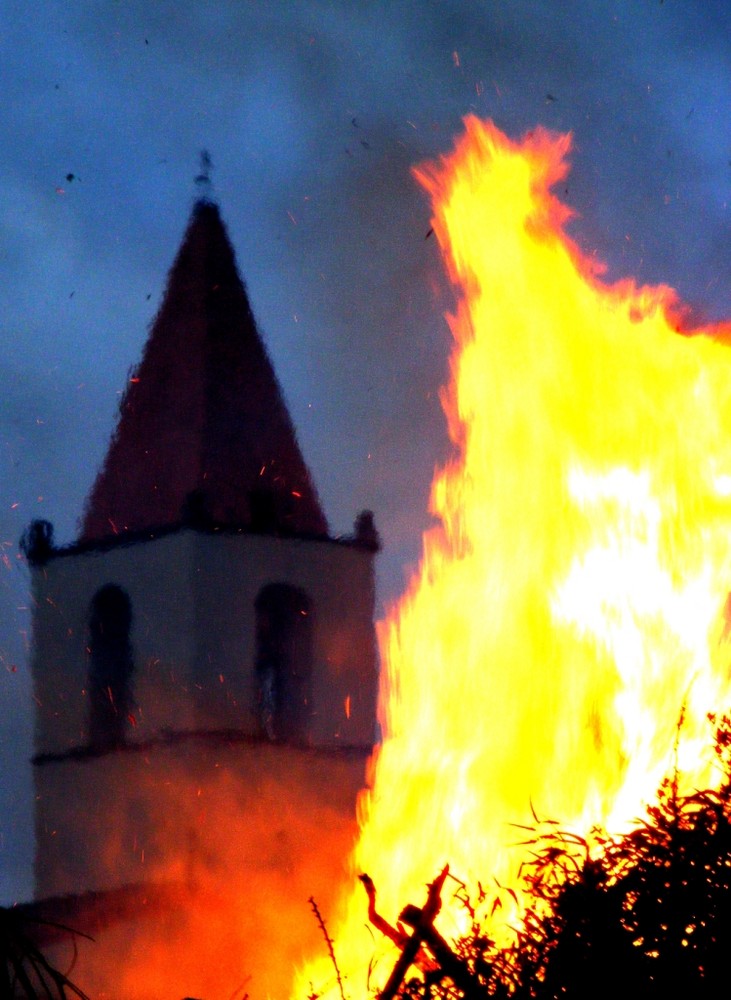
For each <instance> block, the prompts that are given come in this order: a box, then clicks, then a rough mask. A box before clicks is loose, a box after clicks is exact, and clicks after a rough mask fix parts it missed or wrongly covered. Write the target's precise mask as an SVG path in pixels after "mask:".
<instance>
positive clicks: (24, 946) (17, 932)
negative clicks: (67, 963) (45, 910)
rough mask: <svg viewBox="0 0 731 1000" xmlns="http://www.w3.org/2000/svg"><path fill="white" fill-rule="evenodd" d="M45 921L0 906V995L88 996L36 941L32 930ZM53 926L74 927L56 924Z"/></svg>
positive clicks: (51, 999)
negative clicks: (56, 965)
mask: <svg viewBox="0 0 731 1000" xmlns="http://www.w3.org/2000/svg"><path fill="white" fill-rule="evenodd" d="M41 924H46V925H47V924H48V922H47V921H39V920H34V919H33V918H31V917H28V916H26V915H25V914H24V913H23V912H22V911H20V910H18V909H13V908H5V907H0V997H2V998H3V1000H5V998H6V997H7V998H8V1000H10V998H18V1000H71V998H72V997H76V998H77V1000H88V998H87V997H86V994H85V993H83V992H82V991H81V990H80V989H79V988H78V986H75V985H74V983H72V982H71V980H70V979H69V978H68V976H67V975H65V973H63V972H60V971H59V970H58V969H56V968H54V967H53V966H52V965H51V964H50V962H49V961H48V959H47V958H46V957H45V956H44V954H43V952H42V951H41V950H40V948H39V947H38V945H37V944H36V943H35V932H36V931H37V930H38V927H39V925H41ZM52 926H53V927H54V928H55V929H57V930H61V931H66V932H67V933H68V934H69V935H71V936H72V937H73V935H74V933H75V932H74V931H72V930H70V929H69V928H66V927H61V926H60V925H58V924H54V925H52Z"/></svg>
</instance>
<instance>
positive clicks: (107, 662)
mask: <svg viewBox="0 0 731 1000" xmlns="http://www.w3.org/2000/svg"><path fill="white" fill-rule="evenodd" d="M131 626H132V607H131V605H130V601H129V597H128V596H127V594H126V593H125V592H124V590H122V588H121V587H118V586H117V585H116V584H114V583H109V584H107V585H106V586H104V587H102V588H101V590H98V591H97V592H96V594H95V595H94V598H93V600H92V602H91V613H90V616H89V636H90V640H89V652H90V656H91V660H90V663H89V696H90V706H89V742H90V743H91V745H92V746H93V747H96V748H98V749H104V750H110V749H113V748H114V747H118V746H120V745H121V744H123V743H124V739H125V729H126V726H127V720H128V717H129V715H130V711H131V708H132V671H133V666H134V664H133V661H132V646H131V643H130V629H131Z"/></svg>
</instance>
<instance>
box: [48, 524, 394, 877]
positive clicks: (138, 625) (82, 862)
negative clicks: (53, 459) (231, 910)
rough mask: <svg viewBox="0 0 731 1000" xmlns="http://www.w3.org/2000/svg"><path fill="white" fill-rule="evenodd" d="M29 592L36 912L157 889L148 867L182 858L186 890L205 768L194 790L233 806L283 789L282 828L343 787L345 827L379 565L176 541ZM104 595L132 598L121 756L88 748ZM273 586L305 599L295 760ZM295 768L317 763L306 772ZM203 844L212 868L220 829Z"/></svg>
mask: <svg viewBox="0 0 731 1000" xmlns="http://www.w3.org/2000/svg"><path fill="white" fill-rule="evenodd" d="M33 583H34V598H35V602H36V614H35V616H34V642H33V646H34V656H33V672H34V682H35V697H36V704H37V714H36V739H35V742H36V758H35V767H34V773H35V785H36V840H37V843H36V851H37V855H36V856H37V862H36V894H37V896H39V897H43V896H48V895H55V894H63V893H78V892H84V891H88V890H94V891H97V890H100V889H108V888H117V887H119V886H121V885H124V884H127V883H129V882H136V881H138V880H144V879H146V878H148V877H157V875H154V872H155V870H156V869H155V864H156V862H155V860H154V859H155V858H157V859H158V862H159V861H160V859H163V858H164V859H165V863H166V865H168V864H173V859H175V862H174V865H173V867H175V868H176V870H177V872H178V874H179V873H180V871H182V870H183V869H184V868H185V867H186V865H192V866H193V867H195V866H196V864H198V860H196V859H197V858H199V853H200V852H199V849H198V846H195V847H191V846H190V845H191V844H193V843H195V844H199V840H197V839H196V837H197V834H196V836H194V829H193V826H191V825H190V824H189V827H190V829H189V830H188V833H185V832H184V830H185V829H186V827H185V823H186V822H187V820H186V819H185V816H186V815H187V811H188V806H187V805H184V804H183V803H184V802H187V801H188V799H189V795H188V791H189V788H188V786H189V778H190V776H191V775H192V774H194V773H198V772H199V771H200V767H201V764H200V761H201V760H205V761H206V762H207V764H206V767H207V768H208V769H209V773H208V777H207V779H206V780H205V781H203V780H201V782H199V783H198V784H197V785H196V787H199V786H205V784H206V783H207V784H208V785H209V786H210V785H211V782H213V781H214V780H215V782H218V783H220V781H221V780H222V777H221V776H222V775H223V774H224V772H225V773H226V774H227V776H228V780H229V781H230V782H231V783H233V784H232V785H231V786H230V787H233V786H235V787H236V789H237V792H236V795H237V796H238V799H237V801H238V800H246V799H247V798H249V799H250V798H251V797H252V796H255V795H256V791H255V789H256V783H257V782H262V781H266V782H267V783H268V786H271V787H279V789H280V793H281V804H280V806H279V807H278V808H279V813H280V814H284V813H286V811H287V809H288V808H289V806H288V803H290V802H291V801H293V800H296V801H298V802H300V803H302V802H306V801H307V800H308V798H309V800H310V802H311V805H312V806H313V808H316V809H317V808H319V807H320V806H322V805H326V804H327V803H326V802H325V800H323V799H322V796H321V794H320V792H318V791H317V789H327V788H328V787H329V786H330V785H333V788H332V789H331V791H330V792H329V793H328V794H335V795H336V797H337V796H339V797H340V800H343V799H344V800H345V801H347V802H348V803H349V806H348V809H346V810H345V811H344V812H343V813H342V815H341V816H340V820H339V822H341V823H344V824H346V825H349V824H350V823H352V819H353V815H354V807H355V796H356V793H357V790H358V789H359V788H360V787H362V784H363V781H364V762H365V757H366V755H367V753H368V752H369V750H370V748H371V746H372V744H373V740H374V718H375V698H376V650H375V636H374V628H373V600H374V584H373V553H372V552H369V551H367V550H364V549H362V548H358V547H356V546H353V545H349V544H343V543H336V542H332V541H323V540H304V539H296V538H277V537H274V536H263V535H262V536H259V535H253V534H247V533H241V534H217V533H208V532H199V531H196V530H191V529H181V530H179V531H175V532H172V533H170V534H167V535H165V536H164V537H161V538H157V539H148V540H145V541H137V542H135V543H134V544H120V545H118V546H117V547H114V548H112V549H108V550H106V551H101V550H91V551H74V550H70V551H68V552H66V553H63V552H61V553H59V554H57V555H56V556H55V557H53V558H51V559H50V561H49V562H48V563H47V564H46V565H45V566H43V567H40V568H37V569H35V570H34V581H33ZM110 584H113V585H115V587H117V588H121V591H122V592H123V593H124V594H126V595H127V596H128V598H129V604H130V606H131V612H132V620H131V630H130V637H129V638H130V646H131V657H132V664H133V672H132V682H131V691H130V699H129V705H128V708H129V713H128V714H129V719H128V720H125V723H124V741H123V743H122V744H121V745H119V746H114V747H111V748H110V747H106V746H99V745H95V744H94V743H93V741H92V740H91V735H92V728H91V726H90V714H91V699H92V690H91V687H92V685H91V684H90V665H91V660H92V652H91V639H90V631H91V630H90V608H91V607H92V603H93V601H94V599H95V595H96V594H98V593H99V591H100V590H101V589H102V588H104V587H107V586H108V585H110ZM271 584H285V585H287V586H289V587H292V588H294V589H295V590H296V592H297V593H300V592H301V593H303V594H304V595H306V597H307V599H308V603H307V609H308V614H309V615H310V616H311V636H312V644H311V645H312V650H311V652H312V663H311V677H310V679H309V687H308V696H307V699H306V704H304V705H303V706H302V712H303V713H304V714H303V718H302V720H301V730H300V731H299V733H300V738H299V739H298V740H297V741H296V745H295V746H286V747H285V746H284V745H282V746H280V745H279V744H280V743H281V744H286V743H288V742H289V743H292V741H291V740H289V741H288V740H287V739H275V741H274V743H275V745H274V746H272V745H271V740H270V738H269V736H268V735H267V733H266V731H264V730H263V728H262V721H261V715H260V704H259V703H260V694H261V692H260V690H259V687H260V680H259V677H258V673H257V621H256V601H257V597H258V595H259V594H260V593H261V592H262V591H263V590H264V589H265V588H266V587H267V586H268V585H271ZM270 735H271V734H270ZM201 747H204V748H205V753H203V754H202V756H201V757H200V759H199V757H198V756H197V755H198V754H200V753H201V752H202V751H201V750H200V748H201ZM196 748H198V749H196ZM341 750H342V753H340V751H341ZM292 754H294V755H295V757H296V755H297V754H302V755H304V757H305V758H306V759H307V760H308V761H309V764H308V765H307V767H305V768H304V770H303V767H302V766H301V765H300V764H298V765H297V766H296V767H293V766H292V762H291V761H292V757H291V755H292ZM342 754H344V756H343V755H342ZM211 755H212V756H211ZM288 762H289V763H288ZM310 772H311V778H307V780H306V781H304V784H303V782H302V778H303V775H305V774H310ZM311 781H314V788H313V789H311V793H308V792H307V789H308V782H311ZM343 782H344V784H343ZM194 784H195V782H194ZM335 786H338V789H337V790H336V789H335ZM186 789H188V791H186ZM163 793H164V794H163ZM179 796H182V797H183V798H182V799H179ZM176 803H179V805H180V808H179V809H178V806H176ZM282 811H284V813H283V812H282ZM176 813H177V814H178V815H177V818H176V821H175V823H173V824H172V826H171V823H170V819H171V814H172V815H175V814H176ZM276 815H277V811H276V810H275V811H274V813H273V817H276ZM274 821H275V822H276V818H275V819H274ZM171 831H175V836H173V837H172V838H171V836H170V833H171ZM208 835H210V836H214V841H213V842H211V843H209V845H208V849H210V850H211V851H213V853H214V854H216V853H218V850H219V848H218V846H217V844H216V843H215V824H213V825H211V826H210V828H209V830H208ZM181 842H183V843H185V845H186V847H185V850H186V851H188V852H189V857H188V858H187V860H185V859H184V858H183V857H182V856H181V853H180V851H181V847H180V845H181ZM201 843H202V842H201ZM244 846H245V845H244ZM252 850H253V848H252ZM253 853H256V852H255V851H254V852H253Z"/></svg>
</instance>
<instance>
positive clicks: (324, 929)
mask: <svg viewBox="0 0 731 1000" xmlns="http://www.w3.org/2000/svg"><path fill="white" fill-rule="evenodd" d="M309 902H310V906H311V907H312V912H313V913H314V914H315V917H316V918H317V922H318V924H319V925H320V930H321V931H322V936H323V937H324V938H325V943H326V944H327V950H328V951H329V952H330V958H331V959H332V964H333V967H334V969H335V975H336V976H337V980H338V989H339V990H340V1000H345V990H344V989H343V977H342V976H341V975H340V969H339V968H338V961H337V959H336V958H335V947H334V945H333V941H332V938H331V937H330V935H329V934H328V932H327V927H326V926H325V921H324V920H323V919H322V914H321V913H320V910H319V907H318V905H317V903H316V902H315V897H314V896H310V900H309Z"/></svg>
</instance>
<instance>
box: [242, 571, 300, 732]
mask: <svg viewBox="0 0 731 1000" xmlns="http://www.w3.org/2000/svg"><path fill="white" fill-rule="evenodd" d="M255 608H256V675H257V689H258V691H257V694H258V706H257V707H258V714H259V720H260V723H261V727H262V730H263V731H264V733H265V734H266V735H267V736H268V738H269V739H270V740H282V741H290V742H293V743H299V742H302V741H303V740H304V739H305V736H306V732H307V721H308V718H309V716H310V713H311V707H310V681H311V676H312V609H311V606H310V601H309V599H308V597H307V595H306V594H305V593H304V591H302V590H300V589H299V588H297V587H292V586H290V585H289V584H286V583H272V584H269V585H268V586H266V587H264V588H263V590H261V591H260V593H259V596H258V597H257V599H256V605H255Z"/></svg>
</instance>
